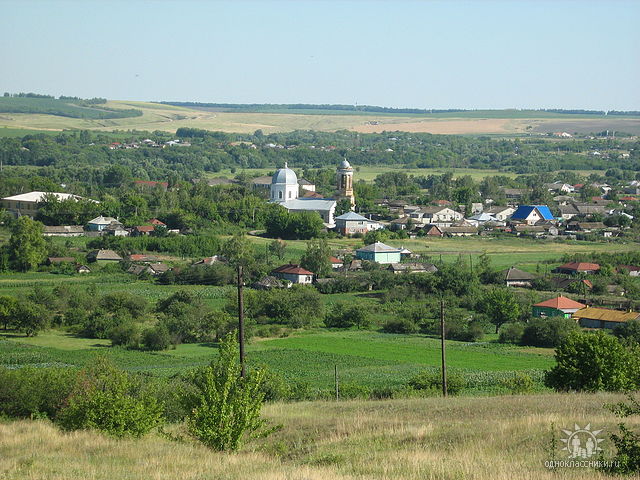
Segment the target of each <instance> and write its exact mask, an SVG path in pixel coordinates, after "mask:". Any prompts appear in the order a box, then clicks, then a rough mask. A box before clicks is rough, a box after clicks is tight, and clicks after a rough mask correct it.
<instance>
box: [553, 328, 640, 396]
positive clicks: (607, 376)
mask: <svg viewBox="0 0 640 480" xmlns="http://www.w3.org/2000/svg"><path fill="white" fill-rule="evenodd" d="M555 358H556V365H555V366H554V367H553V368H552V369H551V370H550V371H549V372H547V375H546V378H545V383H546V384H547V386H549V387H551V388H554V389H556V390H578V391H581V390H584V391H588V392H596V391H599V390H605V391H611V392H617V391H625V390H632V389H636V388H637V387H638V386H639V385H640V378H639V373H638V372H639V367H640V360H639V358H640V357H639V355H638V348H637V347H632V348H625V347H624V346H623V345H622V344H621V343H620V341H619V340H618V339H617V338H615V337H613V336H611V335H608V334H606V333H604V332H601V331H600V332H596V333H584V332H575V333H572V334H571V335H569V336H568V337H567V339H566V340H565V342H564V343H562V344H561V345H560V346H559V347H558V348H557V349H556V355H555Z"/></svg>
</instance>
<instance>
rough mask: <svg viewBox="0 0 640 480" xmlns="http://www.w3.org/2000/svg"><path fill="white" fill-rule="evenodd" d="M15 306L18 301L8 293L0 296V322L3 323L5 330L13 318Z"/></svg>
mask: <svg viewBox="0 0 640 480" xmlns="http://www.w3.org/2000/svg"><path fill="white" fill-rule="evenodd" d="M17 306H18V301H17V300H16V299H15V298H14V297H10V296H8V295H1V296H0V322H2V323H3V325H4V329H5V330H7V328H8V327H9V325H10V324H11V321H12V320H13V319H14V318H15V314H16V308H17Z"/></svg>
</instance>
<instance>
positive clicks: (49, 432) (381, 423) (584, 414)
mask: <svg viewBox="0 0 640 480" xmlns="http://www.w3.org/2000/svg"><path fill="white" fill-rule="evenodd" d="M620 399H622V397H620V396H614V395H606V394H597V395H586V394H580V395H578V394H573V395H571V394H569V395H539V396H512V397H492V398H486V397H485V398H450V399H447V400H445V399H441V398H430V399H411V400H389V401H378V402H374V401H350V402H341V403H333V402H311V403H294V404H273V405H268V406H267V407H266V408H265V415H266V417H267V418H269V420H270V421H272V422H274V423H281V424H283V425H284V427H283V429H282V430H281V431H279V432H278V433H276V434H274V435H273V436H271V437H270V438H268V439H264V440H260V441H259V442H254V443H252V444H251V445H250V446H249V447H248V448H246V449H245V451H242V452H240V453H237V454H222V453H216V452H212V451H209V450H207V449H206V448H204V447H202V446H200V445H198V444H194V443H190V442H186V443H180V442H175V441H173V442H172V441H169V440H166V439H164V438H161V437H159V436H153V435H152V436H149V437H146V438H143V439H141V440H115V439H112V438H109V437H105V436H101V435H99V434H97V433H93V432H86V431H85V432H75V433H68V434H65V433H61V432H60V431H59V430H57V429H56V428H55V427H53V426H52V425H51V424H50V423H48V422H44V421H17V422H9V423H0V478H2V479H5V480H10V479H11V480H13V479H16V480H17V479H20V480H22V479H32V480H37V479H54V480H57V479H60V480H62V479H65V480H69V479H105V480H107V479H108V480H116V479H118V480H119V479H175V480H181V479H225V480H226V479H252V480H254V479H259V480H262V479H265V480H266V479H273V480H276V479H291V480H293V479H295V480H325V479H331V480H345V479H388V480H392V479H393V480H405V479H406V480H409V479H487V480H512V479H525V478H526V479H558V478H608V477H607V476H606V475H603V474H599V473H597V472H595V471H593V470H589V469H585V468H579V469H574V470H562V471H555V472H550V471H548V470H546V469H545V467H544V462H545V460H549V459H550V458H549V457H550V455H551V454H550V452H549V447H548V445H549V440H550V438H551V434H550V432H551V425H552V424H555V426H556V427H555V429H556V431H557V433H558V439H559V438H561V436H562V434H561V432H560V430H559V429H560V427H565V428H571V427H573V425H574V423H578V424H579V425H581V426H586V424H588V423H591V425H592V426H594V427H598V428H605V429H606V430H605V432H604V433H603V434H602V435H605V434H606V433H608V432H611V431H613V430H615V425H616V423H617V419H616V418H615V417H614V416H613V415H612V414H610V413H609V412H608V411H607V410H604V409H603V408H602V405H603V404H604V403H609V402H614V401H618V400H620ZM630 423H631V422H630ZM632 425H633V427H635V428H637V427H638V426H639V422H638V421H636V422H635V423H632ZM607 438H608V437H607ZM558 444H559V445H562V443H561V442H560V441H559V440H558ZM603 446H604V450H605V453H606V454H609V453H611V451H612V446H611V444H610V441H609V440H608V439H607V440H606V441H605V443H603ZM560 448H561V447H560V446H558V451H557V458H558V459H561V458H564V456H565V455H566V452H561V451H560Z"/></svg>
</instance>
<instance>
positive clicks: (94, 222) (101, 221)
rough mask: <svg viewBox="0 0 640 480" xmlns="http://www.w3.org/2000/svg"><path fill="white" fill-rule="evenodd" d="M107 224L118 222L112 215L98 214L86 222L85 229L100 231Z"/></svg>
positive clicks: (116, 223)
mask: <svg viewBox="0 0 640 480" xmlns="http://www.w3.org/2000/svg"><path fill="white" fill-rule="evenodd" d="M109 225H120V226H122V223H120V222H119V221H118V220H117V219H116V218H113V217H103V216H102V215H100V216H99V217H96V218H93V219H91V220H89V221H88V222H87V230H89V231H91V232H101V231H102V230H104V229H105V228H107V227H108V226H109Z"/></svg>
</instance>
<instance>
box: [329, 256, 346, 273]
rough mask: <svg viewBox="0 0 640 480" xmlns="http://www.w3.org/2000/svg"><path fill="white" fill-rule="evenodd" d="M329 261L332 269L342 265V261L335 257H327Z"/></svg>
mask: <svg viewBox="0 0 640 480" xmlns="http://www.w3.org/2000/svg"><path fill="white" fill-rule="evenodd" d="M329 261H330V262H331V268H333V269H334V270H337V269H339V268H342V267H344V262H343V261H342V260H340V259H339V258H337V257H329Z"/></svg>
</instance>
